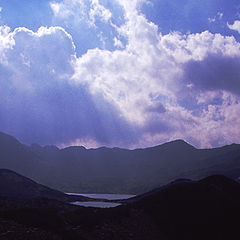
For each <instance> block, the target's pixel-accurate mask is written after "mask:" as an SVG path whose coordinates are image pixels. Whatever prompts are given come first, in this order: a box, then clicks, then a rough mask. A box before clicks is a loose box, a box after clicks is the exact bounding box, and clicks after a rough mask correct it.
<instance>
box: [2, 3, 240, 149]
mask: <svg viewBox="0 0 240 240" xmlns="http://www.w3.org/2000/svg"><path fill="white" fill-rule="evenodd" d="M0 99H1V101H0V131H2V132H5V133H8V134H10V135H13V136H15V137H16V138H18V139H19V140H20V141H21V142H23V143H25V144H31V143H38V144H41V145H49V144H51V145H57V146H59V147H66V146H70V145H83V146H85V147H87V148H96V147H100V146H108V147H123V148H130V149H132V148H140V147H141V148H142V147H149V146H154V145H158V144H161V143H164V142H167V141H172V140H175V139H183V140H185V141H187V142H188V143H190V144H192V145H194V146H195V147H198V148H210V147H218V146H223V145H226V144H231V143H240V135H239V130H240V3H239V0H194V1H191V0H171V1H169V0H152V1H150V0H131V1H130V0H41V1H36V0H22V1H17V0H0Z"/></svg>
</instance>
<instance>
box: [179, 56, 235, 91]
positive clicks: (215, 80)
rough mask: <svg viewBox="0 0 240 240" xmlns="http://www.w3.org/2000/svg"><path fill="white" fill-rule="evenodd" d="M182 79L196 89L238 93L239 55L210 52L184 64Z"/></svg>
mask: <svg viewBox="0 0 240 240" xmlns="http://www.w3.org/2000/svg"><path fill="white" fill-rule="evenodd" d="M183 70H184V76H183V81H184V82H185V83H186V84H193V88H194V89H196V90H210V91H215V90H226V91H229V92H231V93H234V94H237V95H239V94H240V57H227V56H222V55H217V54H210V55H208V56H207V57H206V58H205V59H203V60H202V61H193V60H192V61H189V62H187V63H186V64H185V65H184V68H183Z"/></svg>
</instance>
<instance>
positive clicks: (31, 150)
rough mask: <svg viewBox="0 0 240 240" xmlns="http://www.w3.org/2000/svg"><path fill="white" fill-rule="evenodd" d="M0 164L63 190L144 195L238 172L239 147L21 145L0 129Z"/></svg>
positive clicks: (166, 144) (239, 165)
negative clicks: (182, 180) (185, 181)
mask: <svg viewBox="0 0 240 240" xmlns="http://www.w3.org/2000/svg"><path fill="white" fill-rule="evenodd" d="M0 167H1V168H7V169H11V170H14V171H16V172H19V173H20V174H23V175H24V176H27V177H30V178H32V179H34V180H35V181H37V182H40V183H42V184H44V185H47V186H50V187H52V188H55V189H58V190H62V191H68V192H86V193H89V192H92V193H135V194H139V193H144V192H147V191H150V190H151V189H154V188H157V187H159V186H162V185H165V184H167V183H168V182H171V181H173V180H175V179H176V178H191V179H193V180H197V179H200V178H202V177H205V176H208V175H211V174H226V176H228V177H232V178H234V179H237V178H238V177H239V176H240V145H237V144H232V145H228V146H224V147H220V148H214V149H196V148H194V147H193V146H191V145H190V144H188V143H186V142H184V141H183V140H176V141H173V142H169V143H165V144H162V145H159V146H155V147H151V148H145V149H135V150H127V149H121V148H106V147H101V148H98V149H86V148H84V147H76V146H75V147H68V148H64V149H59V148H57V147H56V146H45V147H41V146H40V145H37V144H33V145H32V146H26V145H23V144H21V143H20V142H18V141H17V140H16V139H15V138H13V137H10V136H8V135H6V134H3V133H0Z"/></svg>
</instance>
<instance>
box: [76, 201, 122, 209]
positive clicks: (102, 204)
mask: <svg viewBox="0 0 240 240" xmlns="http://www.w3.org/2000/svg"><path fill="white" fill-rule="evenodd" d="M72 204H74V205H78V206H83V207H97V208H113V207H117V206H120V205H121V204H120V203H111V202H72Z"/></svg>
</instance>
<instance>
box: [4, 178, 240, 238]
mask: <svg viewBox="0 0 240 240" xmlns="http://www.w3.org/2000/svg"><path fill="white" fill-rule="evenodd" d="M239 214H240V184H239V183H238V182H236V181H234V180H232V179H229V178H227V177H225V176H221V175H214V176H210V177H207V178H205V179H202V180H200V181H191V182H190V181H185V180H183V181H182V180H181V181H175V182H172V183H170V184H168V186H165V187H163V188H162V189H159V190H155V191H152V194H150V193H149V194H147V195H146V196H145V197H142V198H140V199H135V201H133V202H131V203H129V204H126V205H122V206H120V207H116V208H112V209H97V208H85V207H78V206H71V205H69V204H65V203H61V202H59V201H56V200H50V199H43V200H42V199H33V200H25V201H24V203H23V202H22V200H19V199H15V200H13V199H12V200H8V201H6V200H5V199H2V198H1V197H0V223H1V226H3V227H1V228H0V236H5V237H6V238H4V239H16V240H18V239H31V236H34V239H37V240H38V239H68V240H69V239H78V240H81V239H82V240H93V239H98V240H107V239H112V240H120V239H121V240H129V239H131V240H145V239H150V240H159V239H166V240H192V239H194V240H202V239H204V240H208V239H209V240H213V239H214V240H215V239H216V240H223V239H224V240H225V239H230V240H232V239H237V238H238V236H239V224H238V219H239ZM6 229H11V231H10V232H8V231H7V230H6ZM26 229H28V231H29V235H28V234H27V233H28V232H26V231H24V230H26ZM37 233H39V236H38V234H37ZM40 233H41V235H40ZM4 234H5V235H4ZM8 236H10V237H11V236H13V237H12V238H7V237H8ZM14 236H15V238H14ZM53 237H54V238H53Z"/></svg>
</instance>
